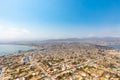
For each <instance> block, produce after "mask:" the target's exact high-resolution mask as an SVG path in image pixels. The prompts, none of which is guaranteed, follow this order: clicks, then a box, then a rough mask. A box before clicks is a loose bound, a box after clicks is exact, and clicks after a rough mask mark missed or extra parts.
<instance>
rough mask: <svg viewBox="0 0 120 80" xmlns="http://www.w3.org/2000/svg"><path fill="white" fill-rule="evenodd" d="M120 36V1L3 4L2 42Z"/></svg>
mask: <svg viewBox="0 0 120 80" xmlns="http://www.w3.org/2000/svg"><path fill="white" fill-rule="evenodd" d="M119 35H120V0H1V1H0V40H27V39H28V40H29V39H31V40H32V39H33V40H35V39H52V38H53V39H57V38H84V37H119Z"/></svg>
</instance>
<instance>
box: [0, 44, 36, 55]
mask: <svg viewBox="0 0 120 80" xmlns="http://www.w3.org/2000/svg"><path fill="white" fill-rule="evenodd" d="M31 49H34V48H33V47H30V46H23V45H0V55H6V54H11V53H15V52H18V51H27V50H31Z"/></svg>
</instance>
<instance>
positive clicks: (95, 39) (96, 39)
mask: <svg viewBox="0 0 120 80" xmlns="http://www.w3.org/2000/svg"><path fill="white" fill-rule="evenodd" d="M48 42H88V43H94V44H103V45H104V44H105V45H106V44H120V38H119V37H104V38H99V37H90V38H67V39H49V40H43V41H41V40H36V41H14V42H4V44H5V43H7V44H8V43H9V44H39V43H48ZM0 44H3V42H1V43H0Z"/></svg>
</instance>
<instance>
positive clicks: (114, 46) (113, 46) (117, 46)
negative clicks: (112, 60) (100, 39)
mask: <svg viewBox="0 0 120 80" xmlns="http://www.w3.org/2000/svg"><path fill="white" fill-rule="evenodd" d="M108 47H112V48H114V49H120V44H114V45H108Z"/></svg>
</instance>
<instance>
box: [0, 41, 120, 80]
mask: <svg viewBox="0 0 120 80" xmlns="http://www.w3.org/2000/svg"><path fill="white" fill-rule="evenodd" d="M32 46H35V47H36V49H35V50H29V51H25V52H21V53H15V54H9V55H3V56H0V67H1V68H0V70H1V72H0V78H1V79H0V80H2V79H3V80H120V51H119V50H116V49H113V48H109V47H105V46H100V45H95V44H92V43H83V42H53V43H52V42H51V43H50V42H49V43H42V44H39V45H34V44H32Z"/></svg>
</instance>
